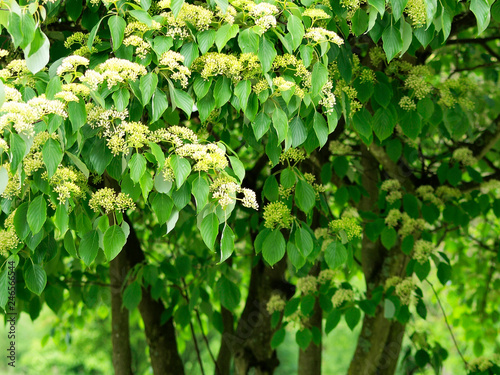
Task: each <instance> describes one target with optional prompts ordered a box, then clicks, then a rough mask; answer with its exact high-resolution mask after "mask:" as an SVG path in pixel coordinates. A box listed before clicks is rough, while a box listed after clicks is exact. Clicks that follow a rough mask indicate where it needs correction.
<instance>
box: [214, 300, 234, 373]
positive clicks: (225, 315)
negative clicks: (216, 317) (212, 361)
mask: <svg viewBox="0 0 500 375" xmlns="http://www.w3.org/2000/svg"><path fill="white" fill-rule="evenodd" d="M221 315H222V324H223V329H224V330H223V333H222V338H221V342H220V348H219V354H218V355H217V367H216V368H215V372H214V374H215V375H229V374H230V373H231V358H232V352H231V346H230V341H231V337H233V336H234V317H233V314H232V313H231V311H229V310H228V309H226V308H225V307H223V306H222V307H221Z"/></svg>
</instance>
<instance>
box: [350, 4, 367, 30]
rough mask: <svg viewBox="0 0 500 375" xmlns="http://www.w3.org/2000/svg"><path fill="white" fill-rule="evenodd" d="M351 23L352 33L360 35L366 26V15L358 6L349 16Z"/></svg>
mask: <svg viewBox="0 0 500 375" xmlns="http://www.w3.org/2000/svg"><path fill="white" fill-rule="evenodd" d="M351 23H352V32H353V33H354V35H356V36H361V35H362V34H364V33H365V32H366V29H367V28H368V15H367V14H366V12H365V11H364V10H363V9H361V8H359V9H358V10H357V11H356V13H354V16H353V17H352V18H351Z"/></svg>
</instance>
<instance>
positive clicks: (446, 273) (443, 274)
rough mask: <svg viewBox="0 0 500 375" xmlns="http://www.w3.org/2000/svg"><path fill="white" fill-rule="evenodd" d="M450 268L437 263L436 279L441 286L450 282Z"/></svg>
mask: <svg viewBox="0 0 500 375" xmlns="http://www.w3.org/2000/svg"><path fill="white" fill-rule="evenodd" d="M451 275H452V268H451V266H450V265H449V264H446V263H443V262H442V263H439V266H438V270H437V277H438V279H439V281H440V282H441V284H443V285H446V283H447V282H448V281H449V280H451Z"/></svg>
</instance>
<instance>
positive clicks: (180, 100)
mask: <svg viewBox="0 0 500 375" xmlns="http://www.w3.org/2000/svg"><path fill="white" fill-rule="evenodd" d="M170 92H171V93H172V101H173V104H174V106H176V107H179V108H180V109H182V110H183V111H184V113H186V115H187V116H188V117H189V116H191V112H192V111H193V105H194V100H193V98H192V97H191V95H189V94H188V93H187V92H184V91H182V90H179V89H173V90H171V91H170Z"/></svg>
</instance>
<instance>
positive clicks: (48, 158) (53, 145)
mask: <svg viewBox="0 0 500 375" xmlns="http://www.w3.org/2000/svg"><path fill="white" fill-rule="evenodd" d="M42 156H43V162H44V163H45V165H46V167H47V173H48V177H49V178H51V177H52V176H53V175H54V173H55V171H56V169H57V167H58V166H59V164H60V163H61V161H62V158H63V152H62V150H61V146H60V145H59V142H58V141H56V140H55V139H52V138H49V139H48V140H47V142H45V145H44V146H43V149H42Z"/></svg>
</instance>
